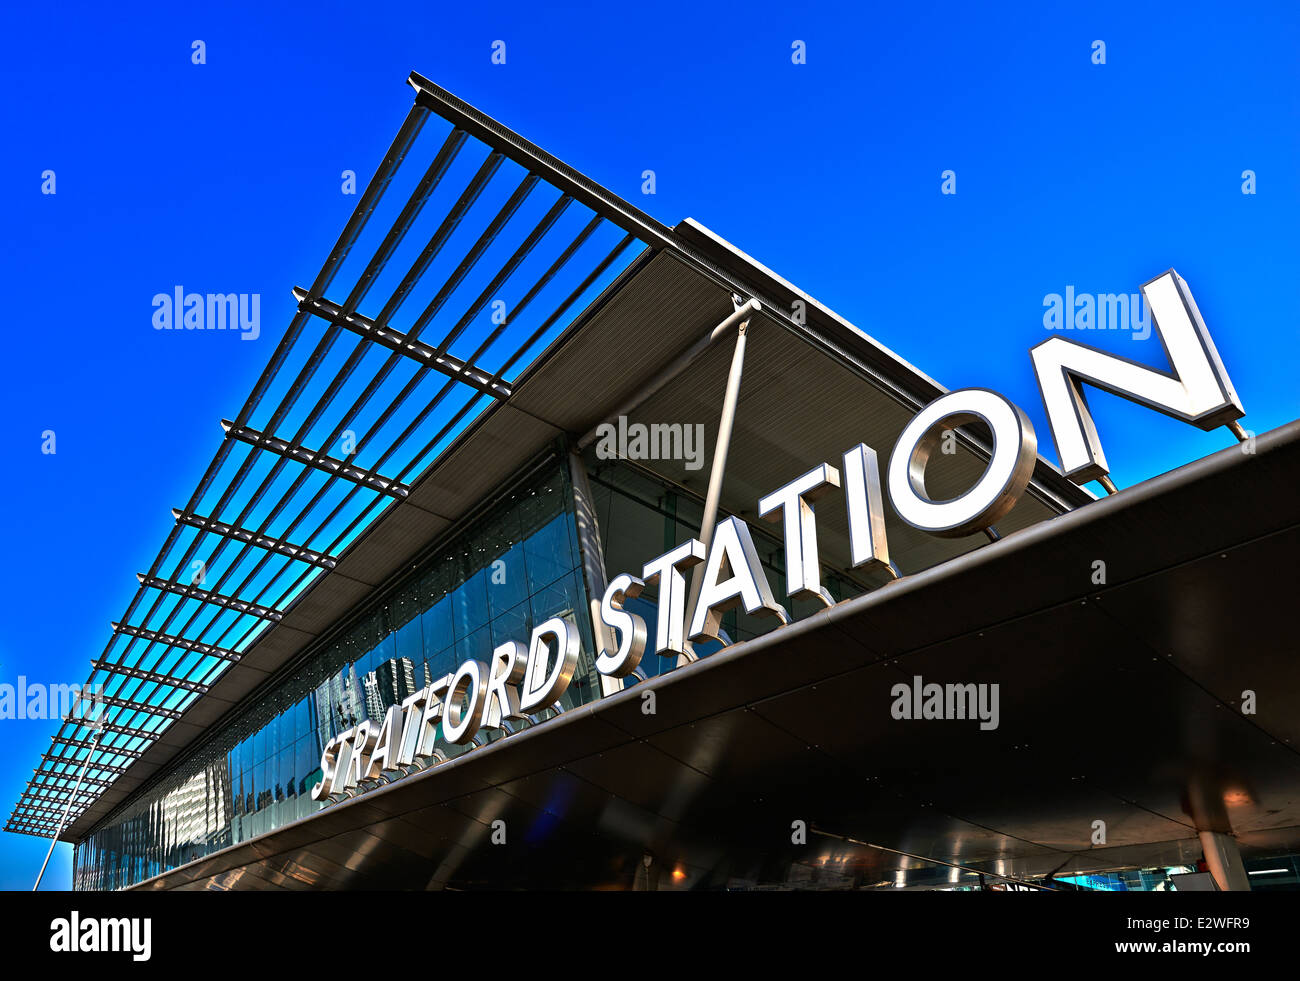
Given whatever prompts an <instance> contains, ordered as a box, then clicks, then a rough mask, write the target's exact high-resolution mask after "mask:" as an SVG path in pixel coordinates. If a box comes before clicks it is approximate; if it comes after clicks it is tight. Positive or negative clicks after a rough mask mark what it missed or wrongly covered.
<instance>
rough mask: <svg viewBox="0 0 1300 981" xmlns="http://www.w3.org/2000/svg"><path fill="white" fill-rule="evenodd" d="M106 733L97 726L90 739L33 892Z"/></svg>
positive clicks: (39, 883) (42, 875)
mask: <svg viewBox="0 0 1300 981" xmlns="http://www.w3.org/2000/svg"><path fill="white" fill-rule="evenodd" d="M103 734H104V730H103V728H102V727H99V726H96V727H95V735H94V737H93V738H92V739H91V741H90V749H89V750H87V751H86V759H85V761H84V762H83V763H82V764H81V771H80V772H79V773H78V774H77V783H76V785H75V786H74V787H73V788H72V793H71V794H70V795H69V796H68V803H67V804H66V805H65V806H64V808H63V817H61V818H60V819H59V827H58V830H56V831H55V832H54V837H53V838H52V839H50V850H49V851H48V852H46V853H45V861H44V862H42V863H41V871H40V872H39V873H38V874H37V876H36V885H34V886H32V892H35V891H36V890H37V889H39V888H40V887H41V879H42V878H43V877H44V876H45V867H46V866H47V865H49V864H50V857H51V856H52V855H53V854H54V846H55V845H57V844H58V843H59V835H61V834H63V826H64V825H65V824H67V823H68V813H69V812H70V811H71V810H72V802H73V801H74V800H76V799H77V791H79V790H80V789H81V781H82V778H83V777H85V775H86V768H87V767H88V766H90V757H91V755H92V754H93V753H94V752H95V750H96V749H98V748H99V737H100V736H102V735H103Z"/></svg>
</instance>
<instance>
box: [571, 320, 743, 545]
mask: <svg viewBox="0 0 1300 981" xmlns="http://www.w3.org/2000/svg"><path fill="white" fill-rule="evenodd" d="M761 309H763V306H762V304H761V303H759V302H758V301H757V300H749V301H747V302H745V303H742V304H739V305H738V306H737V307H736V309H735V310H734V311H733V312H732V313H731V315H730V316H729V317H727V318H726V319H725V320H724V321H722V323H720V324H718V326H716V327H714V328H713V329H712V330H711V331H709V332H708V333H707V334H705V335H704V336H703V337H701V338H700V339H699V340H698V341H696V342H695V343H694V344H692V345H691V346H690V347H689V348H687V349H686V350H685V351H683V352H682V353H681V354H679V355H678V356H677V357H676V358H674V359H673V360H672V361H671V362H669V363H668V364H667V365H665V366H664V367H663V368H661V369H660V370H659V371H658V372H657V373H656V374H655V376H654V377H653V378H652V379H650V381H648V382H646V383H645V384H644V385H642V386H641V387H640V388H639V389H638V390H637V391H636V394H634V395H633V396H632V397H631V398H629V399H628V400H627V401H626V402H624V403H623V404H622V405H620V406H619V407H618V409H617V410H616V411H615V412H613V413H612V415H613V418H614V421H615V422H617V421H618V417H619V416H630V415H631V414H632V413H633V412H635V411H636V409H637V407H638V406H640V405H641V404H642V403H643V402H645V401H646V400H647V399H648V398H650V396H652V395H654V394H655V392H657V391H659V389H661V388H663V387H664V386H665V385H667V384H668V383H669V382H670V381H672V380H673V379H674V378H676V377H677V376H678V375H680V374H681V373H682V372H683V371H685V370H686V369H687V368H689V367H690V366H691V365H692V364H693V363H694V362H695V360H696V358H698V357H699V356H700V355H701V354H703V353H704V352H705V351H707V350H708V349H709V348H710V347H712V346H713V344H714V342H716V341H717V340H719V339H720V338H722V337H723V336H725V335H726V334H727V333H728V332H730V330H731V328H733V327H735V326H736V325H737V324H739V323H743V322H747V321H748V320H749V318H750V317H751V316H753V315H754V314H756V313H758V311H759V310H761ZM602 425H603V424H602ZM599 433H600V426H599V425H598V426H594V427H592V429H590V430H589V431H588V432H587V434H586V435H584V436H583V437H582V438H581V439H579V440H578V444H577V449H578V450H579V451H582V450H585V449H586V448H587V447H588V446H590V445H591V444H592V443H594V442H596V439H597V437H598V435H599ZM706 544H707V542H706Z"/></svg>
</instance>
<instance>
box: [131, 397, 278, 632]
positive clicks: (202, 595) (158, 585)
mask: <svg viewBox="0 0 1300 981" xmlns="http://www.w3.org/2000/svg"><path fill="white" fill-rule="evenodd" d="M223 424H224V421H223ZM135 577H136V578H137V579H138V580H140V585H141V586H144V587H145V588H147V589H158V590H162V591H163V592H165V593H175V594H176V595H177V596H185V597H187V598H189V599H196V600H198V601H199V602H200V603H211V604H212V605H213V606H220V607H223V608H225V609H227V610H234V611H235V612H237V613H246V614H248V615H249V616H251V617H259V618H260V619H262V620H270V621H271V622H272V623H279V622H280V620H282V619H283V618H284V614H283V613H281V612H280V611H279V610H272V609H270V608H269V607H265V606H258V605H257V604H256V603H249V602H247V601H246V600H241V599H236V598H235V597H234V596H225V595H223V594H221V593H216V592H213V591H212V590H210V589H200V588H199V587H198V586H187V585H185V583H181V582H175V581H174V580H171V579H162V578H160V577H158V576H150V575H146V574H145V573H143V572H137V573H136V574H135Z"/></svg>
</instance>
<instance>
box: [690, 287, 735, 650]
mask: <svg viewBox="0 0 1300 981" xmlns="http://www.w3.org/2000/svg"><path fill="white" fill-rule="evenodd" d="M742 309H747V307H746V308H742ZM737 312H739V311H737ZM748 332H749V321H748V320H744V321H742V322H741V324H740V326H739V327H738V328H737V329H736V349H735V351H734V352H733V353H732V355H731V373H730V374H728V375H727V392H726V394H725V395H724V396H723V398H722V418H721V419H720V420H718V443H717V446H716V447H715V448H714V451H713V469H712V470H711V471H710V472H709V490H708V494H707V495H706V496H705V498H704V516H703V517H702V518H701V519H700V541H702V542H703V543H704V547H705V549H706V550H707V549H708V548H709V547H711V546H712V544H713V529H714V527H715V526H716V525H717V523H718V501H719V500H720V499H721V497H722V478H723V477H724V476H725V474H726V472H727V451H728V450H729V449H730V448H731V430H732V427H733V425H734V423H735V421H736V402H737V401H738V400H739V398H740V377H741V375H742V374H743V373H744V370H745V338H746V336H747V335H748ZM703 587H704V569H703V567H700V566H697V567H696V568H695V570H694V572H693V574H692V576H691V592H690V597H689V599H688V600H687V603H686V624H687V628H688V629H689V626H690V622H691V620H692V619H693V618H694V616H695V604H696V602H698V600H699V598H700V590H701V589H702V588H703ZM686 650H687V653H686V654H683V655H682V656H681V657H680V658H678V663H679V665H680V664H682V663H689V662H690V661H693V660H695V651H694V648H693V647H692V645H691V642H690V641H689V640H687V641H686Z"/></svg>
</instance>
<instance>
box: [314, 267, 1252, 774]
mask: <svg viewBox="0 0 1300 981" xmlns="http://www.w3.org/2000/svg"><path fill="white" fill-rule="evenodd" d="M1142 292H1143V294H1144V295H1145V297H1146V301H1147V306H1148V309H1149V310H1150V312H1151V317H1152V320H1153V321H1154V323H1155V328H1156V332H1157V335H1158V336H1159V337H1160V340H1161V342H1162V344H1163V345H1164V349H1165V351H1166V352H1167V353H1168V356H1169V361H1170V364H1171V367H1172V372H1164V371H1160V370H1158V369H1155V368H1149V367H1146V366H1144V365H1140V364H1137V363H1135V362H1133V361H1129V360H1127V359H1125V358H1122V357H1119V356H1117V355H1113V354H1108V353H1106V352H1103V351H1101V350H1099V349H1097V348H1093V347H1089V346H1087V345H1084V344H1080V343H1078V342H1075V341H1068V340H1066V339H1064V338H1061V337H1053V338H1051V339H1050V340H1047V341H1045V342H1043V343H1042V344H1039V345H1038V346H1037V347H1035V348H1033V350H1032V351H1031V352H1030V354H1031V358H1032V361H1033V365H1034V371H1035V373H1036V375H1037V378H1038V386H1039V390H1040V391H1041V393H1042V396H1043V404H1044V406H1045V408H1046V410H1047V417H1048V422H1049V424H1050V426H1051V429H1052V434H1053V436H1054V438H1055V440H1056V443H1057V447H1058V449H1059V451H1060V454H1061V463H1062V469H1063V470H1064V472H1065V474H1066V475H1067V476H1068V477H1069V478H1070V479H1072V480H1074V481H1075V482H1076V483H1080V484H1082V483H1084V482H1086V481H1088V480H1093V479H1100V478H1104V477H1106V475H1107V474H1108V472H1109V471H1108V468H1107V464H1106V458H1105V456H1104V454H1103V453H1102V449H1101V444H1100V441H1099V439H1098V436H1097V430H1096V427H1095V425H1094V424H1093V421H1092V417H1091V415H1090V414H1089V412H1088V407H1087V402H1086V400H1085V397H1084V392H1083V387H1082V386H1083V384H1084V383H1088V384H1090V385H1094V386H1096V387H1098V388H1102V389H1104V390H1106V391H1108V392H1111V393H1113V394H1115V395H1119V396H1121V397H1123V398H1127V399H1130V400H1132V401H1135V402H1138V403H1140V404H1142V405H1146V406H1148V407H1150V408H1153V409H1156V410H1158V411H1160V412H1163V413H1165V414H1167V415H1170V416H1173V417H1174V418H1176V419H1181V420H1183V421H1185V422H1188V423H1191V424H1192V425H1195V426H1198V427H1199V428H1201V429H1205V430H1210V429H1213V428H1215V427H1217V426H1220V425H1229V424H1235V422H1236V420H1237V419H1239V418H1241V417H1242V416H1243V415H1244V414H1245V411H1244V409H1242V407H1241V403H1240V401H1239V400H1238V398H1237V396H1236V394H1235V392H1234V391H1233V388H1232V383H1231V382H1230V381H1229V379H1228V375H1227V372H1226V371H1225V369H1224V367H1223V363H1222V362H1221V361H1220V359H1219V355H1218V352H1217V351H1216V350H1215V347H1214V343H1213V341H1212V340H1211V339H1210V335H1209V332H1208V331H1207V330H1206V328H1205V324H1204V322H1203V321H1202V319H1201V315H1200V311H1199V310H1198V309H1197V307H1196V302H1195V300H1193V299H1192V295H1191V291H1190V290H1189V289H1188V287H1187V283H1186V282H1184V281H1183V279H1182V278H1181V277H1180V276H1179V275H1178V274H1177V273H1176V272H1174V271H1173V270H1172V269H1171V270H1169V271H1168V272H1166V273H1164V274H1163V275H1161V276H1158V277H1156V278H1155V279H1153V280H1151V281H1150V282H1149V283H1146V284H1145V285H1144V286H1143V287H1142ZM977 420H978V421H980V422H983V423H984V424H985V425H986V426H987V427H988V429H989V430H990V432H991V433H992V435H993V441H992V447H991V453H990V456H989V460H988V462H987V464H986V465H985V468H984V473H983V474H982V475H981V476H980V478H979V479H978V480H977V481H976V482H975V484H974V486H972V487H971V488H970V489H969V490H967V491H966V492H965V493H964V494H962V495H961V496H959V497H956V498H953V499H951V500H934V499H932V498H931V497H930V496H929V494H928V493H927V491H926V484H925V470H926V463H927V462H928V460H929V459H930V456H931V455H932V453H933V452H934V451H935V449H936V448H937V447H938V446H939V443H940V440H941V439H942V438H943V434H944V432H945V431H947V430H951V429H953V428H954V427H957V426H961V425H964V424H966V423H970V422H973V421H977ZM1037 454H1038V442H1037V438H1036V437H1035V434H1034V427H1033V425H1032V424H1031V423H1030V421H1029V418H1028V417H1027V416H1026V415H1025V413H1024V412H1023V411H1022V410H1021V409H1020V408H1019V407H1018V406H1016V405H1015V404H1013V403H1012V402H1011V401H1010V400H1008V399H1007V398H1005V397H1004V396H1002V395H999V394H998V393H997V392H992V391H989V390H987V389H981V388H968V389H961V390H959V391H955V392H949V393H948V394H946V395H943V396H941V397H939V398H938V399H935V400H934V401H933V402H931V403H930V404H929V405H927V406H925V407H924V408H923V409H921V411H920V412H918V413H917V414H916V415H915V416H914V417H913V418H912V420H911V421H910V422H909V423H908V424H907V426H905V427H904V429H903V431H902V433H901V434H900V435H899V438H898V441H897V443H896V444H895V446H894V448H893V451H892V454H891V456H890V459H889V465H888V468H887V469H886V471H885V474H884V481H883V483H882V480H881V472H880V464H879V458H878V456H877V453H876V450H875V449H874V448H872V447H870V446H867V445H866V444H864V443H859V444H858V445H856V446H851V447H848V448H846V449H845V451H844V453H843V454H842V456H841V457H840V459H839V460H838V461H835V464H834V465H833V464H832V463H831V462H828V461H823V462H821V463H818V464H817V466H815V467H813V468H812V469H811V470H809V471H808V472H806V473H804V474H801V475H800V476H798V477H795V478H794V479H793V480H791V481H789V482H788V483H787V484H785V485H784V486H782V487H780V488H778V489H776V490H774V491H772V492H771V493H770V494H767V495H766V496H764V497H763V498H762V499H761V500H760V501H759V502H758V512H759V514H760V515H761V516H763V517H765V518H767V519H768V520H770V521H776V522H780V523H781V526H782V533H783V539H784V545H785V565H786V582H785V596H786V597H787V598H788V599H819V600H821V601H822V602H823V603H825V604H826V605H827V606H830V605H832V602H833V601H832V599H831V597H830V594H829V593H828V592H827V591H826V590H825V589H824V588H823V587H822V585H821V566H820V563H819V562H818V551H817V524H816V510H815V505H816V504H817V503H818V502H819V501H820V500H822V499H823V498H825V497H827V496H828V495H831V494H832V492H834V491H837V490H838V491H839V494H838V495H835V496H838V497H839V498H840V499H841V500H842V502H843V507H844V508H845V509H846V513H847V517H848V525H849V551H850V555H851V562H852V566H853V567H854V568H861V569H867V570H871V569H874V570H880V571H884V572H886V573H887V574H889V575H891V576H896V575H897V571H896V570H895V568H894V566H893V563H892V562H891V561H890V558H889V545H888V542H887V539H886V533H885V518H884V493H886V492H887V493H888V494H889V500H890V503H891V504H892V505H893V508H894V510H895V512H896V513H897V514H898V516H899V517H900V518H901V519H902V520H903V521H905V522H906V523H907V524H909V525H911V526H912V527H913V528H917V529H920V530H922V531H926V532H929V533H930V534H933V535H938V536H942V537H951V538H957V537H963V536H966V535H971V534H976V533H979V532H981V531H983V530H985V529H988V528H990V527H991V526H992V525H993V524H994V523H995V522H996V521H998V520H999V519H1000V518H1002V517H1003V516H1005V515H1006V514H1007V513H1008V512H1010V511H1011V509H1012V508H1013V507H1015V505H1016V502H1017V501H1018V500H1019V499H1020V497H1021V495H1022V494H1023V493H1024V491H1025V488H1026V487H1027V486H1028V485H1029V480H1030V477H1031V476H1032V474H1033V469H1034V464H1035V462H1036V460H1037ZM882 488H883V489H882ZM696 566H702V569H700V570H698V571H699V574H700V585H699V591H698V600H697V601H696V603H695V604H694V608H693V609H688V599H687V595H688V593H687V581H686V575H687V572H688V571H690V570H693V569H695V567H696ZM649 585H654V586H656V587H657V590H658V605H657V617H656V622H655V633H654V636H653V637H651V636H650V635H649V631H648V628H647V625H646V622H645V619H644V618H642V617H640V616H638V615H637V614H636V613H634V612H632V611H631V610H629V609H627V607H626V604H627V601H628V600H630V599H635V598H636V597H638V596H639V595H640V594H641V593H642V591H643V590H644V589H645V588H646V587H647V586H649ZM736 607H740V608H741V609H743V610H744V611H745V613H747V614H750V615H754V616H768V617H773V618H775V619H776V620H778V621H779V622H780V623H783V624H784V623H788V622H789V615H788V614H787V612H786V609H785V607H784V606H783V605H782V603H781V602H780V601H779V600H778V599H777V597H776V594H775V593H774V592H773V590H772V585H771V583H770V582H769V581H768V579H767V575H766V573H765V572H764V571H763V568H762V565H761V563H760V562H759V558H758V552H757V550H756V549H755V548H754V542H753V538H752V536H751V534H750V531H749V526H748V525H746V523H745V522H744V521H742V520H740V519H739V518H736V517H727V518H724V519H723V520H722V521H720V522H719V523H718V525H717V528H716V530H715V531H714V534H713V540H712V542H711V543H710V544H709V545H708V546H707V547H706V545H705V543H704V542H702V541H700V540H698V539H690V540H688V541H686V542H683V543H682V544H680V545H678V546H676V547H674V548H672V549H670V550H668V551H667V552H665V553H663V554H662V555H659V556H656V557H654V558H652V559H650V560H649V561H647V562H646V563H645V565H644V566H643V567H642V569H641V570H640V573H639V575H633V574H631V573H628V572H623V573H620V574H619V575H616V576H614V577H613V578H612V579H611V580H610V582H609V584H608V587H607V588H606V589H605V592H604V595H603V596H602V597H601V601H600V619H601V621H602V623H603V625H604V627H605V628H606V630H605V631H604V633H605V634H606V635H607V636H608V637H610V638H611V643H610V644H609V645H608V646H607V647H603V648H602V649H601V650H600V651H599V652H598V654H597V657H596V669H597V671H599V672H600V674H602V675H605V676H607V677H611V678H625V677H627V676H629V675H632V674H634V672H636V671H637V669H638V666H639V665H640V663H641V659H642V658H643V657H644V655H645V653H646V651H647V650H653V651H654V653H656V654H660V655H668V656H672V655H682V654H684V653H686V652H687V650H688V643H706V642H709V641H722V640H723V639H724V638H722V636H721V635H720V624H721V619H722V615H723V614H724V613H725V612H727V611H728V610H731V609H733V608H736ZM578 653H579V640H578V630H577V627H576V626H575V624H573V623H572V622H570V621H569V620H567V619H558V618H557V619H552V620H548V621H547V622H546V623H543V624H541V625H539V626H538V627H536V628H535V629H534V630H533V632H532V635H531V637H530V638H529V641H528V645H527V646H526V647H525V645H524V644H523V643H522V642H521V641H511V642H510V643H507V644H503V645H502V646H500V647H498V648H497V649H496V650H495V651H493V653H492V659H491V663H490V664H484V663H482V662H480V661H476V660H468V661H466V662H465V663H464V664H462V665H461V666H460V667H459V668H457V669H456V671H455V672H454V673H452V674H449V675H446V676H444V677H443V678H440V679H438V680H437V681H435V682H433V684H431V685H429V686H427V687H426V688H424V689H422V690H421V691H419V692H416V693H415V694H413V695H411V696H410V697H409V698H407V699H406V700H405V701H403V702H402V703H401V704H400V705H394V706H392V707H391V708H389V709H388V712H387V714H386V715H385V717H384V719H383V721H382V722H375V721H367V722H362V723H361V724H360V725H358V726H357V727H355V728H354V729H350V730H348V731H347V732H344V733H341V734H340V735H338V736H336V737H335V738H334V739H331V740H330V741H329V743H328V744H327V745H326V746H325V750H324V753H323V755H322V758H321V770H322V772H323V779H322V780H321V782H320V783H318V784H317V785H316V787H315V788H314V789H313V791H312V797H313V799H316V800H320V799H322V798H325V797H327V796H329V795H330V794H337V793H341V792H344V791H346V790H348V789H349V788H352V787H355V786H356V785H357V784H358V783H359V782H360V781H362V780H368V779H374V778H378V777H380V776H381V775H383V774H386V773H387V774H388V775H390V776H391V774H392V773H393V772H401V770H402V768H404V767H420V766H424V765H429V764H431V763H437V762H441V761H443V760H445V759H446V755H445V754H444V753H443V751H442V750H441V749H440V748H439V746H438V745H437V742H438V740H439V735H438V733H439V728H441V739H442V740H444V741H445V742H447V743H452V744H459V745H464V744H467V743H469V742H471V741H473V740H474V739H475V737H476V736H477V735H478V734H479V732H480V731H481V730H483V729H489V730H491V729H495V730H499V731H502V732H506V733H510V732H511V731H513V726H512V723H514V722H519V721H522V720H527V719H530V717H532V716H534V715H535V714H536V713H538V712H541V711H543V710H544V709H547V708H550V707H552V706H554V705H556V703H557V702H558V701H559V699H560V697H561V696H562V695H563V694H564V692H565V691H566V690H567V688H568V686H569V683H570V681H571V680H572V679H573V676H574V672H575V670H576V667H577V663H578Z"/></svg>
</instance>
